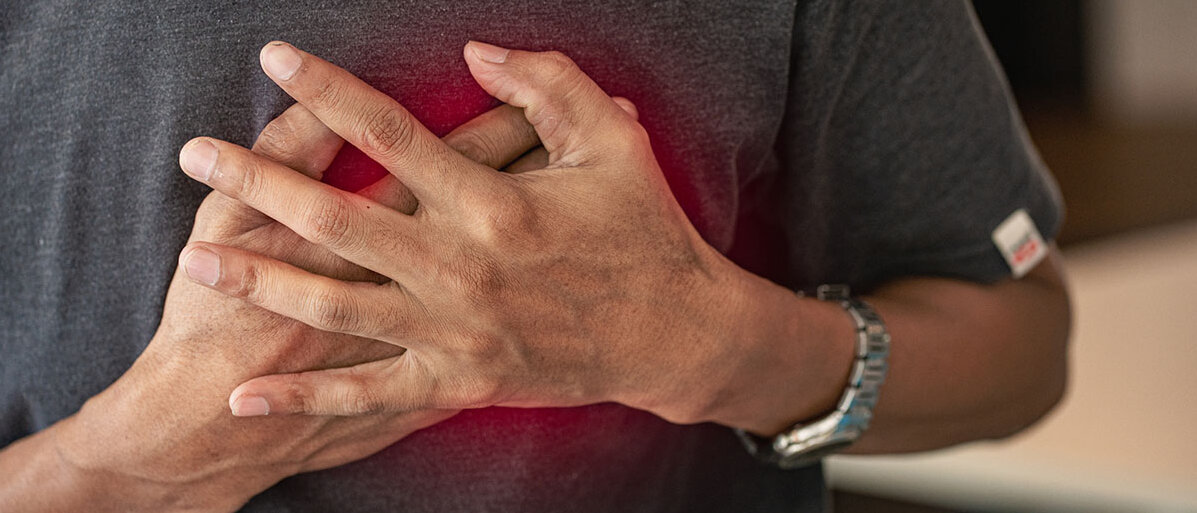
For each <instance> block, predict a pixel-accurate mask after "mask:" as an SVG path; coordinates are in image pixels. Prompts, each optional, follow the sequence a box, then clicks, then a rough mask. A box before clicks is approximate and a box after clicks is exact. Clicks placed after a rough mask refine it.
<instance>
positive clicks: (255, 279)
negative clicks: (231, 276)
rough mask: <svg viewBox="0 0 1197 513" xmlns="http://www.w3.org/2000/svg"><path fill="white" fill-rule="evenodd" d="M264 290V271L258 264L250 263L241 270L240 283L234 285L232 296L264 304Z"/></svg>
mask: <svg viewBox="0 0 1197 513" xmlns="http://www.w3.org/2000/svg"><path fill="white" fill-rule="evenodd" d="M262 290H263V289H262V269H261V268H260V267H259V266H258V264H256V263H250V264H248V265H246V266H245V268H244V269H242V270H241V279H240V282H239V283H237V284H235V285H234V288H233V293H232V296H233V297H238V298H242V299H245V300H247V301H249V302H250V303H254V304H262V303H263V302H264V300H265V297H263V294H262Z"/></svg>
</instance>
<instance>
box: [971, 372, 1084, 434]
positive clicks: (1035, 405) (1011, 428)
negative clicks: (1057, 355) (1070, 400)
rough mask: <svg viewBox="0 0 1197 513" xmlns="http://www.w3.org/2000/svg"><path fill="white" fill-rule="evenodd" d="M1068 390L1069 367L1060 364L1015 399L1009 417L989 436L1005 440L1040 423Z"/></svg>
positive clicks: (1011, 404)
mask: <svg viewBox="0 0 1197 513" xmlns="http://www.w3.org/2000/svg"><path fill="white" fill-rule="evenodd" d="M1067 392H1068V368H1067V365H1066V364H1062V365H1060V368H1059V371H1058V372H1056V373H1054V374H1053V375H1051V376H1049V377H1048V378H1047V379H1046V380H1044V381H1043V382H1042V384H1041V385H1040V386H1038V387H1036V389H1034V390H1029V391H1027V392H1025V393H1023V394H1021V395H1019V397H1017V398H1016V399H1014V400H1013V401H1012V402H1011V403H1010V405H1009V408H1008V412H1009V414H1008V416H1007V418H1008V419H1009V420H1008V421H1007V422H1003V423H1001V424H1000V426H1001V427H1000V428H999V429H998V430H996V431H995V432H994V433H993V434H992V435H991V436H990V437H989V438H991V439H993V440H1004V439H1008V438H1011V437H1013V436H1015V435H1018V434H1021V433H1023V432H1024V431H1026V430H1027V429H1029V428H1031V427H1032V426H1035V425H1036V424H1039V423H1040V422H1042V421H1043V420H1044V419H1046V418H1048V417H1049V416H1050V415H1051V414H1052V412H1054V411H1056V410H1057V409H1058V408H1059V406H1060V404H1061V403H1062V402H1063V401H1064V398H1065V396H1066V395H1067Z"/></svg>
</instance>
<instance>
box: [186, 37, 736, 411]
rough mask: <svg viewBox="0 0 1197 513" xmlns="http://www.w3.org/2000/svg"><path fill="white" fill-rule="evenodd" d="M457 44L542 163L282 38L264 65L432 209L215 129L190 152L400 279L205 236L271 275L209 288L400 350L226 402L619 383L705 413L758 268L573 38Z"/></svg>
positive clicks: (281, 379)
mask: <svg viewBox="0 0 1197 513" xmlns="http://www.w3.org/2000/svg"><path fill="white" fill-rule="evenodd" d="M464 53H465V58H466V61H467V63H468V65H469V68H470V71H471V73H472V74H473V75H474V78H475V79H476V80H477V81H478V83H479V84H480V85H481V86H482V87H483V88H484V89H486V90H487V91H488V92H489V93H490V94H492V95H493V96H495V97H497V98H498V99H500V100H502V101H504V102H506V103H508V104H510V105H513V106H516V107H522V108H524V109H525V115H526V117H527V119H528V121H529V122H531V123H532V124H533V126H534V127H535V129H536V132H537V134H538V135H539V136H540V139H541V141H542V143H543V145H544V147H545V149H547V150H548V152H549V159H548V165H547V166H546V167H544V168H543V169H538V170H534V171H530V172H526V173H522V174H518V175H514V174H505V173H500V172H498V171H496V170H495V169H493V168H489V167H487V166H484V165H481V164H477V163H475V162H472V161H470V160H469V159H467V158H465V157H463V156H462V155H460V154H459V153H457V152H455V151H453V150H451V149H450V148H449V147H448V146H446V145H445V144H444V143H443V142H441V141H440V140H439V139H437V138H436V137H435V136H433V135H432V134H431V133H430V132H428V131H427V130H426V129H425V128H424V127H423V126H422V125H420V124H419V123H418V122H417V121H416V120H415V119H414V118H412V116H411V115H410V114H409V113H408V112H407V111H406V110H405V109H403V107H402V106H400V105H399V104H398V103H396V102H395V101H394V100H392V99H390V98H389V97H387V96H386V95H384V94H383V93H381V92H379V91H376V90H374V89H372V88H370V87H369V86H367V85H366V84H365V83H363V82H361V81H360V80H358V79H356V78H354V77H353V76H352V75H350V74H349V73H348V72H346V71H344V70H342V69H340V68H337V67H335V66H333V65H332V64H330V63H328V62H326V61H324V60H321V59H319V58H317V57H315V56H313V55H310V54H307V53H304V52H301V51H298V50H296V49H294V48H293V47H292V46H290V45H286V44H281V43H276V44H271V45H268V46H267V47H265V48H264V49H263V51H262V62H263V67H264V68H265V70H266V71H267V74H268V75H270V76H271V77H272V78H273V79H274V80H275V82H277V83H278V84H279V85H280V86H281V87H282V88H283V89H284V90H285V91H286V92H287V93H288V94H290V95H291V96H292V97H294V98H295V99H296V100H297V101H298V102H300V103H301V104H303V105H305V106H306V107H307V108H308V109H310V110H311V111H312V112H313V113H314V114H315V115H316V116H317V117H319V118H320V119H321V120H322V121H323V122H324V123H325V124H326V125H328V126H329V127H330V128H331V129H332V130H333V131H335V132H336V133H338V134H340V135H341V136H342V137H344V138H345V139H346V140H347V141H349V142H351V143H353V144H354V145H356V146H358V147H359V148H361V149H362V150H363V151H364V152H365V153H366V154H367V155H369V156H370V157H371V158H373V159H374V160H376V161H378V162H379V163H381V164H382V165H383V166H384V167H386V168H387V169H388V170H389V171H390V172H391V173H392V174H393V175H395V176H396V177H397V178H398V179H399V181H400V182H402V183H403V184H404V185H405V186H407V187H408V188H409V189H410V190H411V191H412V193H413V194H414V195H415V197H416V199H417V200H418V202H419V207H418V209H417V210H416V211H415V212H414V213H412V214H410V215H409V214H407V213H404V212H400V211H398V210H396V209H393V208H388V207H386V206H384V205H381V204H378V203H375V202H373V201H370V200H369V199H367V198H365V197H362V196H358V195H354V194H350V193H346V192H343V191H339V190H336V189H334V188H332V187H329V186H327V185H324V184H321V183H320V182H318V181H316V180H313V179H311V178H308V177H306V176H304V175H302V174H298V173H295V172H294V171H292V170H290V169H287V168H285V167H283V166H280V165H278V164H275V163H273V162H271V161H269V160H268V159H263V158H261V157H258V156H256V155H254V154H253V153H251V152H249V151H247V150H245V149H243V148H240V147H238V146H236V145H233V144H230V143H226V142H222V141H217V140H211V139H204V140H206V141H208V142H210V143H211V144H212V145H214V146H215V147H216V149H217V150H218V151H217V157H216V158H215V161H214V162H213V163H212V165H211V166H208V167H207V170H206V171H205V170H202V169H198V168H195V167H193V168H191V169H186V171H187V172H188V174H189V175H191V176H192V177H193V178H196V179H199V180H201V181H203V182H204V183H207V184H209V185H210V186H212V187H213V188H215V189H216V190H217V191H220V192H222V193H224V194H226V195H228V196H230V197H232V198H235V199H237V200H240V201H242V202H244V203H246V204H248V205H249V206H251V207H253V208H255V209H257V210H259V211H261V212H263V213H264V214H266V215H269V216H270V217H272V218H274V219H276V220H278V221H280V222H281V223H283V224H285V225H287V226H288V227H290V228H291V229H293V230H294V231H295V232H296V233H298V234H300V235H301V236H302V237H304V238H305V239H307V240H309V241H312V242H313V243H316V244H319V245H321V246H324V247H326V248H328V249H329V250H331V251H332V252H334V253H336V254H337V255H339V256H341V257H343V258H345V259H346V260H348V261H351V262H354V263H356V264H358V265H361V266H362V267H365V268H368V269H371V270H373V271H375V272H377V273H379V274H381V275H383V276H385V277H386V278H389V279H391V280H393V281H389V282H386V283H383V284H378V283H373V282H360V281H359V282H348V281H342V280H338V279H334V278H330V277H326V276H321V275H317V274H313V273H310V272H307V271H305V270H302V269H300V268H297V267H294V266H291V265H288V264H285V263H283V262H281V261H279V260H275V259H272V258H269V257H266V256H263V255H258V254H253V253H247V252H244V251H234V250H229V249H227V248H224V247H222V246H219V245H216V244H212V243H204V247H205V248H207V249H209V250H213V251H216V252H218V253H219V254H220V259H221V262H222V265H229V266H232V268H243V269H247V270H251V272H245V273H243V274H244V275H248V276H256V277H257V279H256V280H255V281H254V283H252V284H241V283H230V282H225V281H222V282H221V283H220V284H218V285H216V286H213V288H216V289H217V290H220V291H222V292H225V293H228V294H237V295H238V296H241V297H244V298H245V299H246V300H248V301H251V302H253V303H255V304H258V305H260V306H262V307H265V308H267V309H269V310H272V311H275V312H278V313H280V314H282V315H285V316H288V317H291V318H294V319H298V320H300V321H302V322H304V323H307V324H309V325H311V326H313V327H316V328H319V329H323V330H326V331H333V332H339V333H347V334H353V335H358V336H363V337H368V338H372V339H376V340H381V341H385V342H388V343H391V344H394V345H397V346H402V347H405V348H407V351H406V352H405V353H403V354H401V355H398V356H392V357H387V358H383V359H379V360H375V361H371V362H367V363H363V364H360V365H355V366H352V367H344V368H337V369H328V370H315V371H309V372H302V373H294V374H279V375H271V376H265V377H260V378H256V379H252V380H250V381H247V382H245V383H244V384H242V385H241V386H239V387H238V388H237V389H236V390H234V391H233V393H232V397H231V400H232V401H234V402H235V401H237V400H241V399H244V398H246V397H262V398H264V399H266V401H267V402H268V403H269V405H270V412H271V413H303V414H333V415H357V414H365V413H372V412H381V411H388V412H393V411H411V410H419V409H429V408H433V409H458V408H478V407H486V406H492V405H505V406H527V407H533V406H545V407H563V406H574V405H582V404H590V403H597V402H605V401H615V402H619V403H622V404H625V405H628V406H632V407H636V408H641V409H645V410H648V411H651V412H653V413H656V414H658V415H659V416H661V417H663V418H665V419H667V420H671V421H674V422H683V423H690V422H699V421H703V420H708V419H707V418H706V417H705V415H706V412H708V411H709V410H710V407H711V403H712V402H713V401H717V400H719V395H720V394H719V391H720V390H722V389H723V388H724V387H725V385H726V383H727V381H728V380H729V379H731V377H732V376H733V375H735V374H736V372H737V371H740V369H736V368H734V367H736V366H737V365H733V364H732V363H731V362H733V361H742V360H743V358H742V356H741V357H738V358H733V357H732V354H734V353H736V352H738V351H741V350H742V348H739V347H737V346H736V345H734V343H735V341H736V338H735V335H736V334H735V333H734V328H733V327H732V326H733V324H732V323H731V322H729V317H731V316H734V315H736V314H735V313H733V312H732V311H731V310H732V308H730V307H729V305H735V304H738V302H739V300H740V299H742V296H743V288H742V287H740V286H739V284H740V283H742V282H743V280H744V278H743V276H742V275H743V274H746V272H745V271H743V270H741V269H739V268H738V267H736V266H735V265H733V264H731V263H730V262H729V261H727V260H726V259H725V258H724V257H723V256H721V255H720V254H719V253H718V252H717V251H716V250H715V249H714V248H712V247H711V246H709V245H708V244H707V243H706V242H704V241H703V240H702V238H701V237H700V236H699V234H698V232H697V231H696V230H695V229H694V227H693V226H692V225H691V224H690V222H689V221H688V220H687V218H686V216H685V214H684V213H683V212H682V209H681V208H680V206H679V205H678V203H677V201H676V200H675V199H674V197H673V195H672V194H671V193H670V190H669V187H668V185H667V184H666V181H665V179H664V176H663V175H662V173H661V170H660V167H659V166H658V164H657V162H656V159H655V157H654V156H653V153H652V149H651V147H650V144H649V140H648V136H647V135H646V132H645V131H644V129H643V128H642V127H641V126H640V125H639V124H638V123H637V122H636V120H635V119H634V117H633V116H631V115H629V114H628V113H627V112H625V109H623V108H621V105H620V104H618V103H617V102H616V101H615V100H612V99H611V98H610V97H608V96H607V94H605V93H604V92H603V91H602V90H601V89H600V88H599V86H598V85H596V84H595V83H594V82H593V81H592V80H591V79H590V78H589V77H587V76H586V75H585V74H583V73H582V72H581V71H580V70H579V69H578V67H577V66H576V65H575V64H574V63H573V62H572V61H570V60H569V59H568V58H567V57H565V56H563V55H561V54H559V53H555V52H547V53H532V52H523V51H516V50H510V51H508V50H504V49H500V48H497V47H492V46H489V45H483V44H479V43H471V44H469V45H467V46H466V49H465V52H464ZM197 145H198V144H189V145H188V146H187V148H188V149H192V148H194V147H195V146H197ZM183 161H184V162H188V161H189V159H187V158H184V159H183ZM184 251H188V250H187V249H184ZM247 286H252V287H253V290H252V292H250V293H246V292H245V287H247Z"/></svg>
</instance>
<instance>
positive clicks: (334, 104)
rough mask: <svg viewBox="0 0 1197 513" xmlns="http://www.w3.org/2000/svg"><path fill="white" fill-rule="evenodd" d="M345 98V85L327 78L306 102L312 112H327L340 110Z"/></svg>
mask: <svg viewBox="0 0 1197 513" xmlns="http://www.w3.org/2000/svg"><path fill="white" fill-rule="evenodd" d="M344 98H345V85H344V83H343V82H341V81H340V80H337V79H336V78H332V77H330V78H328V79H326V80H325V81H324V82H323V83H321V84H320V85H318V86H316V89H315V91H314V92H313V93H312V95H311V97H310V98H309V99H308V101H307V102H306V103H307V104H308V105H309V106H310V107H311V108H312V110H314V111H321V110H324V111H328V110H335V109H338V108H340V105H341V103H343V101H344Z"/></svg>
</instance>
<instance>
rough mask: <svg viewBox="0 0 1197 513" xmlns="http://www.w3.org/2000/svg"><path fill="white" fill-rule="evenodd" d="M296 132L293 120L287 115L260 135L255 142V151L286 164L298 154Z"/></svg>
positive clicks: (267, 127)
mask: <svg viewBox="0 0 1197 513" xmlns="http://www.w3.org/2000/svg"><path fill="white" fill-rule="evenodd" d="M295 141H296V131H295V127H294V126H293V125H292V123H291V120H290V119H288V118H287V117H286V116H285V115H284V116H281V117H278V118H275V120H274V121H271V122H270V123H269V124H267V125H266V128H263V129H262V133H260V134H258V140H257V141H255V142H254V151H255V152H257V153H258V154H260V155H262V156H264V157H267V158H269V159H272V160H275V161H278V162H286V161H288V160H291V159H292V158H293V157H294V156H295V154H296V148H295Z"/></svg>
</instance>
